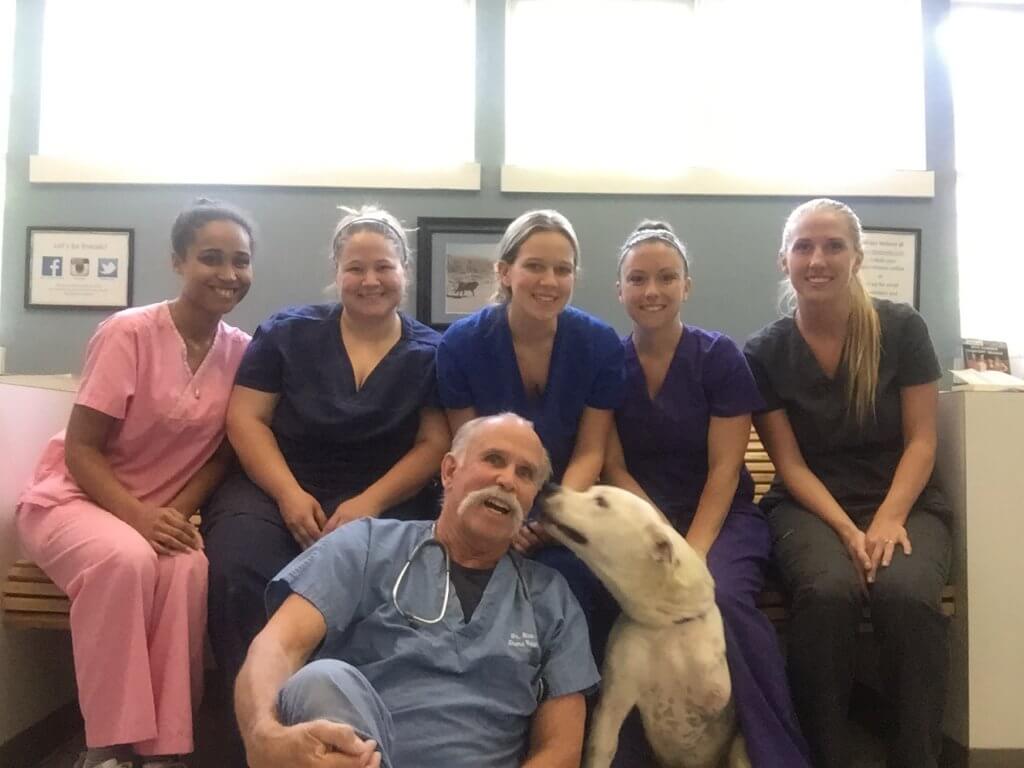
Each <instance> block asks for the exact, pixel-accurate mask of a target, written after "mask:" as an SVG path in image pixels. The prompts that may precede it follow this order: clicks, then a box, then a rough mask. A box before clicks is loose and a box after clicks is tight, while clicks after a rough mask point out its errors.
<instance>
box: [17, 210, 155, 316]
mask: <svg viewBox="0 0 1024 768" xmlns="http://www.w3.org/2000/svg"><path fill="white" fill-rule="evenodd" d="M134 235H135V232H134V230H131V229H97V228H94V227H29V228H28V238H27V245H26V249H25V250H26V252H25V306H26V307H50V308H56V309H60V308H65V309H124V308H125V307H130V306H131V303H132V245H133V240H134Z"/></svg>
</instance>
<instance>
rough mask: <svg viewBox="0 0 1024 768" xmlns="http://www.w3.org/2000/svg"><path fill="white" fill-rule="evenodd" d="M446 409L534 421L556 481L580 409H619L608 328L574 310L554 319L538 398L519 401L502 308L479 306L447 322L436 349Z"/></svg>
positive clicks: (614, 342)
mask: <svg viewBox="0 0 1024 768" xmlns="http://www.w3.org/2000/svg"><path fill="white" fill-rule="evenodd" d="M437 377H438V385H439V390H440V397H441V404H442V405H443V406H444V407H445V408H451V409H458V408H470V407H472V408H475V409H476V412H477V415H479V416H491V415H493V414H496V413H501V412H502V411H513V412H515V413H518V414H519V415H520V416H522V417H523V418H525V419H529V420H530V421H532V422H533V428H534V429H535V430H536V431H537V434H538V435H540V439H541V442H542V443H544V447H545V448H547V450H548V453H549V454H550V455H551V466H552V469H553V477H552V479H553V480H555V481H556V482H560V481H561V479H562V474H563V473H564V472H565V468H566V467H567V466H568V464H569V459H570V458H572V452H573V449H574V448H575V446H576V433H577V431H578V430H579V424H580V417H581V416H582V415H583V409H584V408H585V407H587V406H589V407H591V408H598V409H602V410H613V409H615V408H617V407H618V406H619V404H620V403H621V402H622V394H623V386H624V373H623V352H622V342H620V341H619V337H618V335H616V333H615V331H614V330H613V329H612V327H611V326H609V325H607V324H606V323H604V322H602V321H601V320H598V319H597V318H596V317H592V316H590V315H588V314H587V313H586V312H583V311H581V310H579V309H576V308H575V307H566V308H565V309H564V310H563V311H562V313H561V314H560V315H559V316H558V329H557V330H556V332H555V341H554V346H553V347H552V349H551V363H550V366H549V368H548V380H547V384H546V386H545V388H544V394H543V395H541V396H540V397H539V398H532V397H529V396H528V395H527V394H526V388H525V387H524V386H523V377H522V374H521V373H520V371H519V364H518V362H517V361H516V352H515V346H514V345H513V342H512V331H511V329H510V328H509V325H508V308H507V307H506V306H505V305H504V304H494V305H491V306H488V307H484V308H483V309H481V310H480V311H479V312H477V313H475V314H473V315H470V316H469V317H464V318H462V319H461V320H458V321H457V322H455V323H453V324H452V325H451V326H450V327H449V328H448V330H447V331H445V334H444V338H442V340H441V345H440V346H439V347H438V350H437Z"/></svg>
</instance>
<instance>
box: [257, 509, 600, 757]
mask: <svg viewBox="0 0 1024 768" xmlns="http://www.w3.org/2000/svg"><path fill="white" fill-rule="evenodd" d="M431 537H432V523H429V522H419V521H416V522H404V521H396V520H377V519H361V520H355V521H353V522H351V523H348V524H347V525H344V526H342V527H341V528H339V529H338V530H336V531H334V532H333V533H331V534H330V535H328V536H325V537H324V538H323V539H321V540H320V541H319V542H317V543H316V544H315V545H314V546H313V547H311V548H310V549H308V550H307V551H306V552H305V553H303V554H302V555H300V556H299V557H298V558H297V559H296V560H294V561H293V562H292V563H291V564H290V565H288V566H287V567H286V568H285V569H284V570H283V571H281V573H280V574H278V576H277V577H276V578H275V579H274V581H272V582H271V583H270V585H269V586H268V587H267V609H268V613H273V612H274V611H275V610H276V609H277V608H278V607H279V606H280V605H281V603H282V602H284V600H285V599H286V598H287V597H288V596H289V595H290V594H291V593H296V594H299V595H301V596H302V597H304V598H305V599H306V600H308V601H309V602H310V603H312V604H313V605H314V606H315V607H316V608H317V610H319V611H320V612H321V613H322V614H323V616H324V620H325V621H326V623H327V634H326V636H325V638H324V641H323V644H322V645H321V647H320V650H319V651H318V652H317V658H332V659H340V660H343V661H346V662H348V663H349V664H352V665H353V666H355V667H357V668H358V669H359V670H360V671H361V672H362V673H363V674H364V675H365V676H366V678H367V679H368V680H369V681H370V683H371V684H372V685H373V687H374V688H375V689H376V691H377V693H378V694H379V695H380V697H381V699H382V700H383V701H384V704H385V705H386V706H387V708H388V710H389V711H390V712H391V716H392V719H393V721H394V726H395V752H394V754H393V755H391V756H390V758H391V761H392V764H393V765H395V766H397V767H398V768H409V767H413V768H414V767H415V766H427V765H430V766H444V767H445V768H492V767H493V768H513V766H519V765H520V762H521V760H522V758H523V756H524V755H525V752H526V749H527V747H528V741H529V727H530V719H531V717H532V715H533V713H534V712H535V710H536V708H537V704H538V696H539V695H540V692H541V690H542V687H541V684H540V681H541V680H543V683H544V685H543V690H544V692H545V693H544V695H545V696H546V697H555V696H563V695H566V694H570V693H576V692H587V691H589V690H591V689H593V687H594V686H595V685H596V684H597V682H598V680H599V676H598V673H597V669H596V667H595V666H594V662H593V657H592V655H591V652H590V644H589V639H588V634H587V625H586V621H585V620H584V618H583V613H582V611H581V610H580V607H579V605H578V604H577V602H576V600H575V598H574V597H573V596H572V594H571V592H570V591H569V587H568V585H567V584H566V583H565V580H564V579H563V578H562V576H561V575H559V574H558V573H557V572H555V571H553V570H552V569H550V568H547V567H546V566H543V565H540V564H539V563H536V562H533V561H530V560H524V559H523V558H521V557H519V556H518V555H515V554H514V553H510V554H509V555H507V556H506V557H503V558H502V559H501V560H500V561H498V564H497V566H496V567H495V569H494V573H493V575H492V576H491V579H490V581H489V583H488V584H487V588H486V589H485V590H484V593H483V596H482V597H481V599H480V604H479V605H478V606H477V608H476V610H475V611H474V612H473V615H472V618H471V620H470V621H469V623H468V624H467V623H463V612H462V607H461V605H460V603H459V598H458V595H457V594H456V592H455V588H454V586H453V587H452V588H451V591H450V597H449V601H448V609H447V612H446V613H445V617H444V620H443V621H441V622H439V623H437V624H431V625H428V624H420V623H417V622H414V621H409V620H407V619H406V618H404V617H403V616H402V615H401V614H400V613H399V612H398V611H397V610H396V609H395V605H394V603H393V601H392V594H391V593H392V589H393V588H394V586H395V581H396V580H397V578H398V575H399V572H400V571H401V569H402V567H403V566H404V565H405V563H406V562H407V561H408V560H409V559H410V557H412V554H413V550H414V549H415V548H416V546H417V545H418V544H419V543H420V542H423V541H425V540H427V539H430V538H431ZM513 558H515V559H514V560H513ZM443 596H444V553H443V552H442V550H441V548H440V547H439V546H437V545H436V544H431V545H427V546H424V547H423V548H421V549H420V551H419V552H418V553H417V554H416V556H415V558H413V559H412V564H411V565H410V567H409V570H408V571H407V573H406V575H405V578H404V579H403V580H402V585H401V590H400V592H399V605H400V606H401V607H402V609H403V610H404V611H405V612H406V613H411V614H416V615H418V616H420V617H422V618H425V619H433V618H435V617H436V616H438V614H439V613H440V611H441V605H442V602H443Z"/></svg>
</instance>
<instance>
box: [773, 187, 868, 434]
mask: <svg viewBox="0 0 1024 768" xmlns="http://www.w3.org/2000/svg"><path fill="white" fill-rule="evenodd" d="M819 211H827V212H829V213H834V214H836V215H837V216H839V217H840V218H842V219H843V220H844V221H845V222H846V226H847V229H849V232H850V239H851V240H852V243H851V245H852V246H853V249H854V250H855V251H856V252H857V253H859V254H860V255H861V256H862V257H863V255H864V249H863V246H862V244H861V235H862V230H861V225H860V219H859V218H857V214H856V213H854V212H853V209H852V208H850V206H848V205H846V204H845V203H841V202H839V201H837V200H830V199H828V198H825V197H821V198H816V199H814V200H809V201H807V202H806V203H803V204H802V205H798V206H797V207H796V208H794V209H793V211H792V212H791V213H790V214H789V217H788V218H787V219H786V225H785V227H783V229H782V246H781V249H780V250H779V256H780V257H784V256H785V255H786V253H787V252H788V251H789V248H790V246H791V245H792V244H793V237H794V235H795V230H796V227H797V225H798V224H799V223H800V220H801V219H803V217H804V216H806V215H808V214H811V213H818V212H819ZM779 304H780V309H781V310H782V312H783V314H790V313H791V312H792V311H793V310H794V309H795V307H796V293H795V292H794V290H793V285H792V283H791V282H790V281H789V280H788V279H787V280H783V282H782V292H781V296H780V299H779ZM881 359H882V329H881V325H880V324H879V320H878V312H877V310H876V309H875V305H874V303H873V302H872V301H871V297H870V296H868V292H867V291H866V290H865V289H864V284H863V283H862V282H861V280H860V276H859V275H858V274H857V273H854V274H853V276H852V278H851V279H850V317H849V319H848V320H847V326H846V341H845V342H844V343H843V354H842V358H841V359H840V361H839V367H840V370H842V371H843V372H844V373H845V374H846V404H847V408H848V409H849V410H848V412H847V415H848V416H852V417H853V421H854V423H855V424H856V425H857V426H859V427H862V428H863V427H864V426H865V425H866V424H867V423H868V419H869V418H870V419H872V420H873V419H874V418H875V392H876V390H877V389H878V367H879V364H880V362H881Z"/></svg>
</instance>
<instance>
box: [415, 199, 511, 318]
mask: <svg viewBox="0 0 1024 768" xmlns="http://www.w3.org/2000/svg"><path fill="white" fill-rule="evenodd" d="M511 221H512V219H458V218H435V217H424V216H421V217H420V218H419V219H418V220H417V222H416V227H417V230H418V231H417V235H416V253H417V256H416V315H417V318H418V319H419V321H420V322H422V323H426V324H427V325H429V326H432V327H433V328H436V329H438V330H444V329H445V328H447V327H448V326H449V325H451V324H452V323H453V322H455V321H456V320H458V319H459V318H460V317H462V316H464V315H468V314H471V313H472V312H475V311H476V310H478V309H480V308H481V307H483V306H485V305H486V304H487V303H488V302H490V300H491V296H492V295H493V294H494V289H495V287H496V277H495V272H494V262H495V261H497V258H498V256H497V253H496V252H495V248H496V246H497V244H498V241H499V240H500V239H501V236H502V234H504V232H505V228H506V227H508V225H509V223H511Z"/></svg>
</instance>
